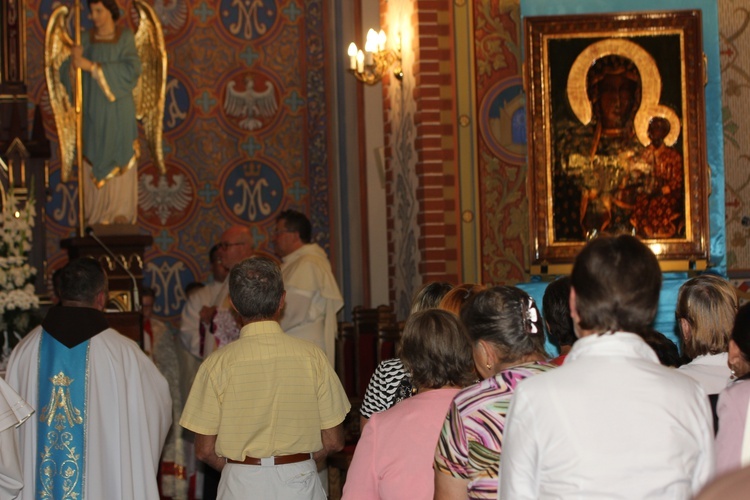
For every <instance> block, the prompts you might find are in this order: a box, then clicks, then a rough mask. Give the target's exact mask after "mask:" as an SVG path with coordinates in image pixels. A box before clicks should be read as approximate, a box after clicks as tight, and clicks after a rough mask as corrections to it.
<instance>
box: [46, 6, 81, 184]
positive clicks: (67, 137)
mask: <svg viewBox="0 0 750 500" xmlns="http://www.w3.org/2000/svg"><path fill="white" fill-rule="evenodd" d="M68 12H69V10H68V7H66V6H65V5H60V6H59V7H57V8H56V9H55V10H54V11H52V15H51V16H50V19H49V23H48V24H47V34H46V36H45V39H44V76H45V78H46V80H47V92H48V93H49V102H50V105H51V106H52V114H53V115H54V117H55V126H56V127H57V141H58V144H59V145H60V164H61V176H62V180H63V182H67V181H68V180H69V179H70V176H71V173H72V172H73V163H74V161H75V156H76V154H75V153H76V110H75V107H74V106H73V103H72V102H71V100H70V95H68V90H67V89H66V88H65V85H64V84H63V82H62V80H61V78H60V68H61V66H62V65H63V63H64V62H65V61H66V60H67V59H68V58H69V57H70V54H71V49H72V47H73V40H71V39H70V36H69V35H68V32H67V31H66V22H65V21H66V18H67V17H68Z"/></svg>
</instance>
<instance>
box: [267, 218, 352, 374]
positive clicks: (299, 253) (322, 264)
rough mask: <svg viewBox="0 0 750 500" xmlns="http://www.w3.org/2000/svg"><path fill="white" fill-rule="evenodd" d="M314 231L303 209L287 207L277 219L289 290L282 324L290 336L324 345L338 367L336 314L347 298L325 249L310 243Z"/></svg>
mask: <svg viewBox="0 0 750 500" xmlns="http://www.w3.org/2000/svg"><path fill="white" fill-rule="evenodd" d="M311 232H312V228H311V224H310V221H309V220H308V218H307V217H306V216H305V215H304V214H302V213H300V212H297V211H295V210H285V211H283V212H281V214H280V215H279V216H278V217H277V218H276V232H275V234H274V246H275V249H276V253H277V254H278V255H279V256H280V257H281V259H282V263H281V273H282V275H283V277H284V288H285V289H286V306H284V311H283V314H282V317H281V321H280V323H281V328H282V330H284V332H285V333H286V334H287V335H291V336H292V337H297V338H300V339H304V340H308V341H310V342H312V343H314V344H315V345H317V346H318V347H320V348H321V349H322V350H323V352H325V353H326V356H327V357H328V360H329V361H330V362H331V365H332V366H335V355H336V350H335V342H336V331H337V329H338V323H337V318H336V313H338V311H339V310H340V309H341V308H342V307H343V305H344V299H343V298H342V297H341V292H340V291H339V287H338V285H337V284H336V278H335V277H334V276H333V271H332V270H331V263H330V262H329V261H328V256H327V255H326V253H325V251H324V250H323V249H322V248H321V247H320V246H319V245H318V244H317V243H310V241H311Z"/></svg>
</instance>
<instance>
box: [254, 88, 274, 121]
mask: <svg viewBox="0 0 750 500" xmlns="http://www.w3.org/2000/svg"><path fill="white" fill-rule="evenodd" d="M255 106H256V107H257V108H258V114H259V115H260V116H262V117H263V118H268V117H269V116H273V114H274V113H276V110H277V109H278V106H277V104H276V95H275V94H274V91H273V84H272V83H271V82H266V90H264V91H262V92H256V93H255Z"/></svg>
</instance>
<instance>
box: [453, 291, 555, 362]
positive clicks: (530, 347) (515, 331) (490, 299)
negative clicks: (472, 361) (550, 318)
mask: <svg viewBox="0 0 750 500" xmlns="http://www.w3.org/2000/svg"><path fill="white" fill-rule="evenodd" d="M461 321H462V322H463V324H464V326H465V327H466V331H468V332H469V336H470V337H471V340H472V341H473V342H474V343H476V342H478V341H479V340H484V341H486V342H489V343H490V344H492V345H494V346H495V347H496V348H497V350H498V355H499V356H500V357H501V359H502V361H503V362H506V363H514V362H516V361H518V360H520V359H522V358H523V357H525V356H528V355H530V354H534V353H538V354H541V355H543V356H546V355H547V353H546V352H545V351H544V330H543V329H542V322H541V315H540V314H539V310H538V309H537V307H536V304H535V303H534V299H532V298H531V297H530V296H529V294H527V293H526V292H524V291H523V290H521V289H519V288H516V287H514V286H495V287H493V288H489V289H487V290H484V291H482V292H479V293H478V294H476V295H475V296H474V297H472V298H471V299H469V301H468V302H467V303H466V304H465V305H464V307H463V308H462V309H461Z"/></svg>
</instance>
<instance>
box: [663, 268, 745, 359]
mask: <svg viewBox="0 0 750 500" xmlns="http://www.w3.org/2000/svg"><path fill="white" fill-rule="evenodd" d="M737 305H738V301H737V292H735V289H734V287H733V286H732V285H731V284H730V283H729V282H728V281H727V280H725V279H724V278H721V277H719V276H714V275H712V274H702V275H700V276H696V277H695V278H690V279H689V280H687V281H686V282H685V283H683V284H682V286H681V287H680V291H679V293H678V294H677V309H676V310H675V316H676V317H677V320H678V325H679V320H680V319H684V320H686V321H687V322H688V324H689V325H690V336H689V337H688V338H687V339H686V338H685V336H684V335H682V337H683V338H682V341H683V344H684V346H685V354H687V355H688V356H690V357H691V358H695V357H697V356H702V355H704V354H719V353H722V352H727V350H728V349H729V337H730V332H731V331H732V325H733V324H734V321H735V316H736V315H737ZM679 326H680V331H682V325H679Z"/></svg>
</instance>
